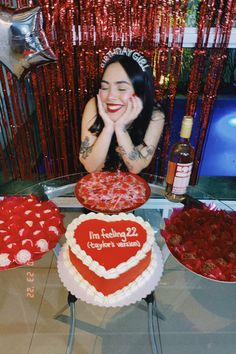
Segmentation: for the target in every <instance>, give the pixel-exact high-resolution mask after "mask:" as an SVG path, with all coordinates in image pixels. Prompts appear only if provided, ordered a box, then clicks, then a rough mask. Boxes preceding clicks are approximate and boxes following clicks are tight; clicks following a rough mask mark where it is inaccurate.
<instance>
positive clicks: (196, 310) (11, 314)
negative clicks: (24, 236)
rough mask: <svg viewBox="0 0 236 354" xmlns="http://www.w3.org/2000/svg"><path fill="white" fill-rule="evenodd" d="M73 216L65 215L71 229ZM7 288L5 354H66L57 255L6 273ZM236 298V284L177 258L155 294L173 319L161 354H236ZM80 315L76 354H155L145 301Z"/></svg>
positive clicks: (1, 303) (2, 317)
mask: <svg viewBox="0 0 236 354" xmlns="http://www.w3.org/2000/svg"><path fill="white" fill-rule="evenodd" d="M73 217H75V215H73V213H70V214H68V215H66V218H65V221H66V223H68V222H69V221H70V219H71V218H73ZM0 282H1V290H0V348H1V349H0V353H4V354H42V353H44V354H54V353H55V354H65V353H66V345H67V338H68V331H69V325H68V320H69V311H68V309H66V310H65V311H62V310H63V308H64V306H65V305H66V301H67V291H66V289H65V288H64V287H63V285H62V283H61V281H60V279H59V276H58V273H57V268H56V258H55V256H54V255H53V253H52V252H51V253H48V254H47V255H46V256H45V257H44V258H43V259H41V260H40V261H37V262H35V264H34V265H33V266H30V267H22V268H18V269H14V270H8V271H2V272H0ZM27 288H33V291H32V292H31V293H30V292H29V289H28V290H27ZM235 294H236V285H235V284H220V283H216V282H212V281H210V280H205V279H202V278H200V277H198V276H196V275H194V274H192V273H191V272H189V271H187V270H185V269H184V268H183V267H182V266H180V265H179V264H178V263H177V262H176V261H175V260H174V259H173V258H172V257H170V258H169V259H168V261H167V263H166V267H165V272H164V276H163V277H162V279H161V281H160V283H159V286H158V287H157V289H156V295H157V300H158V306H159V309H160V310H161V312H162V313H163V314H164V315H165V317H166V319H165V320H164V321H163V320H160V328H161V342H162V354H234V353H235V348H236V316H235V309H236V296H235ZM76 314H77V328H76V335H75V343H74V352H73V353H74V354H132V353H137V354H152V351H151V346H150V342H149V336H148V330H147V328H148V323H147V310H146V303H145V302H144V301H141V302H139V303H136V304H135V305H131V306H127V307H122V308H113V309H112V308H109V309H107V308H102V307H98V306H93V305H89V304H86V303H84V302H82V301H80V300H78V301H77V302H76ZM55 316H57V319H55ZM160 354H161V352H160Z"/></svg>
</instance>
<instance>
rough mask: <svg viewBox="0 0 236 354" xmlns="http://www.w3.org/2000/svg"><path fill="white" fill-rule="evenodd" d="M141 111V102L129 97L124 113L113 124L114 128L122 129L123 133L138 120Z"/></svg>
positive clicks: (136, 98) (135, 97)
mask: <svg viewBox="0 0 236 354" xmlns="http://www.w3.org/2000/svg"><path fill="white" fill-rule="evenodd" d="M142 109H143V103H142V100H141V99H140V98H139V97H137V96H131V97H130V98H129V101H128V104H127V109H126V111H125V112H124V114H122V116H121V117H120V118H119V119H118V120H117V121H116V122H115V128H118V129H122V130H123V131H125V130H126V129H127V128H128V127H129V126H130V125H131V124H132V122H133V121H134V120H135V119H136V118H138V116H139V114H140V112H141V111H142Z"/></svg>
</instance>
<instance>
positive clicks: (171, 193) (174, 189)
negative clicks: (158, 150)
mask: <svg viewBox="0 0 236 354" xmlns="http://www.w3.org/2000/svg"><path fill="white" fill-rule="evenodd" d="M192 126H193V118H192V117H190V116H184V118H183V121H182V125H181V131H180V140H179V141H178V142H177V143H176V144H174V145H173V146H172V148H171V151H170V158H169V162H168V170H167V176H166V190H165V197H166V198H167V199H169V200H170V201H171V202H181V201H182V200H183V199H184V198H185V194H186V191H187V187H188V185H189V180H190V176H191V172H192V167H193V158H194V149H193V147H192V146H191V145H190V142H189V139H190V136H191V133H192Z"/></svg>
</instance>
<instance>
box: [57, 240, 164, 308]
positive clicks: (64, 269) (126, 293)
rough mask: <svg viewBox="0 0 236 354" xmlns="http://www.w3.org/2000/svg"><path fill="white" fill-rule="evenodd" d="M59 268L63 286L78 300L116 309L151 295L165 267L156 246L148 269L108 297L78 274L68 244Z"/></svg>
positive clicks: (61, 255) (60, 258) (63, 249)
mask: <svg viewBox="0 0 236 354" xmlns="http://www.w3.org/2000/svg"><path fill="white" fill-rule="evenodd" d="M57 267H58V273H59V276H60V279H61V281H62V283H63V285H64V286H65V287H66V288H67V289H68V290H69V291H70V292H71V293H72V294H73V295H75V296H76V297H77V298H80V299H81V300H83V301H85V302H87V303H89V304H93V305H98V306H104V307H116V306H125V305H129V304H131V303H135V302H136V301H139V300H141V299H142V298H144V297H145V296H147V295H148V294H150V293H151V291H152V290H153V289H154V288H155V287H156V285H157V284H158V282H159V280H160V279H161V276H162V273H163V267H164V266H163V260H162V255H161V251H160V249H159V247H158V246H157V245H156V244H155V245H154V248H153V250H152V257H151V262H150V265H149V266H148V268H146V269H145V271H144V272H143V273H142V274H141V275H140V276H138V277H137V279H136V280H135V281H133V282H132V283H130V284H129V285H127V286H125V287H124V288H122V289H120V290H118V291H116V292H115V293H113V294H111V295H108V296H104V295H103V294H102V293H101V292H98V291H97V290H96V289H95V287H94V286H92V285H91V284H89V283H88V282H87V281H86V280H85V279H84V278H83V277H82V276H81V275H80V274H79V273H78V271H77V270H76V269H75V267H74V266H73V265H72V263H71V262H70V259H69V253H68V245H66V244H64V245H63V247H62V249H61V252H60V254H59V257H58V261H57Z"/></svg>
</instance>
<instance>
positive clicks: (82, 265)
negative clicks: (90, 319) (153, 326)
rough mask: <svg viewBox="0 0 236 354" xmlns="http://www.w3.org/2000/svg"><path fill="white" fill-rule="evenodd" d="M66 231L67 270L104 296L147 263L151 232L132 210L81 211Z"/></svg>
mask: <svg viewBox="0 0 236 354" xmlns="http://www.w3.org/2000/svg"><path fill="white" fill-rule="evenodd" d="M65 235H66V238H67V245H68V248H67V253H68V255H69V257H67V258H68V260H69V262H67V266H68V267H69V269H70V272H73V274H74V276H75V277H76V275H77V273H79V275H80V276H82V277H83V279H84V280H85V281H87V282H88V283H89V284H90V285H91V286H93V287H94V288H95V289H96V291H98V292H101V293H102V294H103V295H105V296H107V295H109V294H112V293H114V292H116V291H118V290H120V289H122V288H124V287H125V286H127V285H129V284H130V283H131V282H133V281H135V279H137V277H138V276H140V274H142V273H143V272H144V271H145V270H146V269H147V268H148V266H149V265H150V262H151V257H152V246H153V243H154V232H153V230H152V228H151V226H150V224H149V223H148V222H145V221H144V220H143V219H142V218H141V217H135V216H134V215H133V214H125V213H120V214H117V215H105V214H102V213H98V214H95V213H89V214H86V215H81V216H79V217H78V218H76V219H74V220H73V221H72V223H71V224H70V225H69V226H68V228H67V231H66V234H65Z"/></svg>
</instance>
